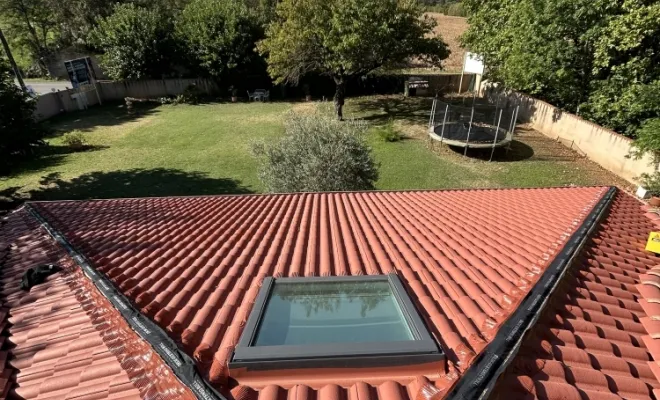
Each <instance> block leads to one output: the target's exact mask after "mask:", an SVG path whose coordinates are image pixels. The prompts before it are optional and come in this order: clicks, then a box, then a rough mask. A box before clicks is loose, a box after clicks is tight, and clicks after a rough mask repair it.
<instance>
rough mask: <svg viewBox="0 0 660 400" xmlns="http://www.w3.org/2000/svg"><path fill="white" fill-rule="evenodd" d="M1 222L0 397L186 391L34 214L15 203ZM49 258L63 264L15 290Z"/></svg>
mask: <svg viewBox="0 0 660 400" xmlns="http://www.w3.org/2000/svg"><path fill="white" fill-rule="evenodd" d="M2 222H3V223H4V224H2V226H0V265H1V269H0V302H1V303H2V312H1V313H0V314H1V315H0V317H1V318H2V334H1V335H0V343H1V347H0V348H1V349H2V351H0V362H1V363H2V373H1V375H0V399H4V398H20V399H36V400H60V399H76V400H101V399H117V400H119V399H122V400H128V399H140V398H156V397H155V395H157V394H160V395H161V397H160V398H162V399H191V398H192V397H191V395H190V393H189V391H188V389H187V388H185V387H183V386H182V385H181V384H180V383H179V382H178V381H177V379H176V378H175V377H174V376H173V375H172V373H171V371H169V370H168V368H167V367H165V366H164V365H163V364H162V362H160V361H159V360H158V357H157V356H152V351H151V349H150V347H149V345H148V344H147V343H146V342H144V341H143V340H142V339H140V338H139V337H138V336H137V335H136V334H135V333H134V332H133V331H132V330H131V329H130V328H128V326H127V325H126V323H124V322H123V320H122V319H121V316H120V315H119V313H118V312H117V311H116V310H114V309H113V308H112V307H110V305H109V303H108V302H107V300H105V298H103V297H102V296H100V294H99V293H98V292H97V291H96V289H95V288H94V287H93V285H92V284H91V283H90V282H89V281H88V280H87V278H86V277H84V276H83V274H82V272H81V270H80V268H79V267H78V266H77V265H75V264H74V263H73V260H71V258H69V257H68V256H67V253H66V252H65V251H64V250H63V249H62V248H60V247H59V246H57V245H56V243H55V241H54V240H53V239H52V238H51V237H50V236H49V235H48V233H47V232H46V231H45V230H43V229H42V228H41V227H40V225H39V223H38V222H37V221H36V220H34V219H33V218H32V217H31V216H30V215H29V214H28V213H27V212H26V211H25V210H20V211H17V212H14V213H12V214H11V215H10V216H9V217H7V218H6V219H5V220H4V221H2ZM50 263H56V264H57V265H59V266H61V267H63V268H64V270H63V271H62V272H60V273H58V274H56V275H53V276H51V277H49V278H48V279H47V281H46V282H44V283H42V284H40V285H37V286H35V287H33V288H32V290H31V291H30V292H29V293H28V292H24V291H22V290H21V289H20V282H21V278H22V276H23V273H24V272H25V271H26V270H27V269H28V268H31V267H34V266H37V265H44V264H50ZM145 356H146V357H145ZM148 358H150V359H151V360H148Z"/></svg>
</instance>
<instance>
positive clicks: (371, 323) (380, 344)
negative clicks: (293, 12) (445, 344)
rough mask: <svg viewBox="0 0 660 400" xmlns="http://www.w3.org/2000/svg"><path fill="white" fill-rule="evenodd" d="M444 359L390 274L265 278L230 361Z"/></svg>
mask: <svg viewBox="0 0 660 400" xmlns="http://www.w3.org/2000/svg"><path fill="white" fill-rule="evenodd" d="M443 358H444V355H443V353H442V352H441V350H440V349H439V347H438V345H437V344H436V342H435V341H434V340H433V338H432V337H431V335H430V334H429V332H428V330H427V329H426V327H425V326H424V323H423V321H422V319H421V317H420V316H419V315H418V313H417V311H416V310H415V308H414V306H413V303H412V302H411V301H410V298H409V297H408V295H407V293H406V291H405V289H404V287H403V285H402V283H401V281H400V280H399V278H398V277H397V276H396V275H394V274H391V275H370V276H351V277H312V278H280V279H274V278H270V277H269V278H266V279H265V280H264V282H263V285H262V288H261V290H260V291H259V294H258V296H257V300H256V302H255V305H254V308H253V310H252V313H251V314H250V316H249V318H248V321H247V324H246V326H245V329H244V331H243V335H242V337H241V339H240V341H239V343H238V346H237V347H236V349H235V351H234V356H233V358H232V360H231V362H230V365H229V367H230V368H231V369H234V368H248V369H275V368H277V369H280V368H288V367H291V368H294V367H295V368H301V367H342V366H347V367H359V366H388V365H405V364H417V363H428V362H436V361H439V360H442V359H443Z"/></svg>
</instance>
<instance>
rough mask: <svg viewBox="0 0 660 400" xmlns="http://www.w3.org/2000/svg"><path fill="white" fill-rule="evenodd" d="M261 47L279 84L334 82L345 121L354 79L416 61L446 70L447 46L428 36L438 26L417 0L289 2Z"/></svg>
mask: <svg viewBox="0 0 660 400" xmlns="http://www.w3.org/2000/svg"><path fill="white" fill-rule="evenodd" d="M276 14H277V17H276V19H275V20H274V21H273V22H272V23H271V24H270V25H269V26H268V28H267V30H266V39H264V40H263V41H261V42H260V43H259V44H258V48H259V50H260V52H261V53H262V54H264V55H266V56H267V57H268V71H269V73H270V75H271V76H272V77H273V78H275V80H276V82H278V83H281V82H293V83H296V82H298V80H299V79H300V78H301V77H302V76H303V75H305V74H307V73H310V72H316V73H320V74H323V75H328V76H331V77H332V78H333V79H334V80H335V83H336V84H337V90H336V93H335V106H336V108H337V114H338V116H339V118H341V108H342V106H343V104H344V96H345V94H344V93H345V85H346V83H347V81H348V78H350V77H355V76H360V75H365V74H367V73H369V72H371V71H373V70H375V69H377V68H379V67H382V66H392V65H394V64H398V63H401V62H403V61H405V60H406V59H408V58H410V57H417V58H418V59H420V60H422V61H426V62H428V63H429V64H434V65H438V66H439V65H440V62H441V61H442V60H443V59H445V58H446V57H447V56H448V55H449V50H448V49H447V45H446V44H445V43H444V42H443V41H442V40H441V39H439V38H432V37H430V36H428V34H429V33H430V32H432V30H433V28H434V26H435V20H433V19H432V18H430V17H428V16H424V17H421V9H420V8H419V7H418V6H417V3H416V1H414V0H283V1H281V2H280V3H279V4H278V5H277V10H276Z"/></svg>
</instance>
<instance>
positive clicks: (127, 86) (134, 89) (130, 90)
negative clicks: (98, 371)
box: [98, 79, 217, 101]
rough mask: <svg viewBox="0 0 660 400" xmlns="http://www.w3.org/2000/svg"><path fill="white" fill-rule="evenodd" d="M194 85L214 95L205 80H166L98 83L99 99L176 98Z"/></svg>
mask: <svg viewBox="0 0 660 400" xmlns="http://www.w3.org/2000/svg"><path fill="white" fill-rule="evenodd" d="M192 84H195V85H196V86H197V87H198V88H199V89H200V90H201V91H202V92H203V93H214V92H216V91H217V87H216V85H215V84H214V83H213V82H212V81H210V80H207V79H167V80H162V79H159V80H141V81H119V82H100V83H99V84H98V85H99V88H100V91H101V98H102V99H103V100H108V101H117V100H123V99H124V98H126V97H135V98H138V99H153V98H159V97H167V96H176V95H179V94H181V93H183V91H184V90H186V88H187V87H188V86H190V85H192Z"/></svg>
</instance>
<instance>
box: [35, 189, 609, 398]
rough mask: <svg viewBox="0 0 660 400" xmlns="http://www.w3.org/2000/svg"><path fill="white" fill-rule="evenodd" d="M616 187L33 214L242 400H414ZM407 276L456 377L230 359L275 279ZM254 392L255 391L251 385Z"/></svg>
mask: <svg viewBox="0 0 660 400" xmlns="http://www.w3.org/2000/svg"><path fill="white" fill-rule="evenodd" d="M605 191H606V188H556V189H519V190H472V191H441V192H365V193H331V194H294V195H254V196H220V197H201V198H153V199H123V200H106V201H86V202H54V203H35V204H33V205H34V207H35V208H36V209H37V210H38V211H39V212H40V213H41V214H42V215H43V216H44V217H45V218H46V219H47V220H48V221H49V222H50V223H51V224H52V225H53V226H54V227H55V228H56V229H58V230H59V231H61V232H62V233H63V234H64V235H65V236H66V237H67V238H68V240H69V241H71V242H72V244H73V245H74V246H76V247H77V248H78V249H79V250H80V251H81V252H82V253H84V254H85V255H86V256H87V257H88V258H89V259H90V261H91V262H92V263H93V264H94V266H95V267H96V268H97V269H98V270H100V271H103V272H105V273H106V274H107V275H108V276H109V277H110V278H111V279H112V280H113V282H114V283H115V284H117V286H118V287H119V288H120V289H121V290H123V292H124V294H126V295H127V296H129V297H131V298H132V299H134V301H135V302H136V303H137V304H138V305H139V306H140V307H141V309H142V311H143V312H144V313H145V314H147V315H149V316H150V317H152V318H153V319H154V320H155V321H156V322H157V323H158V324H160V325H161V326H162V327H163V328H164V329H166V330H167V331H168V332H170V334H171V336H172V337H173V338H175V339H176V340H177V341H179V342H180V343H181V344H182V346H183V347H184V348H185V349H186V351H188V352H189V354H191V355H193V356H194V357H195V359H196V360H197V361H198V365H199V367H200V369H201V370H202V371H204V372H205V373H206V374H207V377H208V378H209V379H210V380H211V381H212V382H213V383H214V384H216V385H217V386H218V387H219V388H221V389H223V390H225V392H227V391H228V390H229V389H230V388H233V390H232V394H233V395H234V396H235V397H237V398H243V397H246V396H247V397H252V396H255V395H256V394H257V392H258V393H259V395H260V397H261V398H262V399H264V400H270V399H274V398H279V397H280V396H285V395H286V391H288V395H289V396H294V397H296V398H307V397H314V396H320V397H319V398H323V399H327V398H328V396H330V397H332V398H335V397H340V396H347V397H349V398H352V397H355V396H359V397H360V398H361V399H364V398H373V397H380V398H392V399H398V398H413V397H415V396H416V395H417V391H418V388H419V387H420V384H421V383H424V382H426V381H427V379H432V380H434V381H435V384H436V385H438V386H440V387H447V386H449V385H451V384H452V383H453V381H454V380H455V378H456V376H457V374H458V373H460V371H462V370H464V369H465V368H466V367H467V366H468V365H469V364H470V362H471V361H472V360H473V358H474V357H475V354H477V353H479V352H480V351H481V349H483V347H484V346H485V345H486V344H487V343H488V342H489V341H490V340H492V338H493V337H494V335H495V334H496V332H497V328H498V326H499V325H500V324H501V323H502V322H503V321H504V320H505V319H506V318H507V317H508V316H509V315H510V314H511V312H512V310H514V309H515V308H516V307H517V304H518V302H519V301H520V300H521V299H522V297H523V296H524V295H525V294H526V293H527V292H528V291H529V290H530V288H531V287H532V286H533V285H534V283H535V282H536V280H537V279H538V277H539V275H540V274H541V273H542V272H543V271H544V269H545V268H546V267H547V265H548V264H549V263H550V261H551V260H552V259H553V257H554V255H555V254H556V252H557V251H558V250H559V249H560V248H561V247H562V245H563V243H564V242H565V241H566V239H567V238H568V237H569V236H570V235H571V234H572V233H573V232H574V231H575V229H576V228H577V227H578V226H579V225H580V223H581V222H582V221H583V219H584V218H585V216H586V215H587V214H588V213H589V212H590V211H591V210H592V208H593V206H594V204H596V203H597V202H598V201H599V200H600V199H601V197H602V196H603V194H604V193H605ZM390 272H396V273H397V274H399V276H400V277H401V278H402V280H403V281H404V282H405V283H406V285H407V287H408V289H409V290H410V294H411V297H412V298H413V300H414V301H415V302H416V304H417V307H418V308H419V309H420V311H421V312H422V314H423V316H424V318H425V319H426V321H427V323H428V325H429V327H430V329H431V331H432V333H433V334H434V335H435V336H436V337H437V338H438V339H439V341H440V343H441V345H442V346H443V348H444V350H445V351H446V353H447V354H448V359H449V363H448V370H447V371H438V374H437V375H436V376H415V375H411V374H410V373H406V372H405V371H399V372H398V373H397V372H396V371H394V370H392V371H389V372H387V373H380V374H375V373H372V374H370V375H369V374H365V375H364V376H359V375H357V376H356V375H354V374H353V375H350V376H349V375H345V376H342V375H332V376H328V375H324V374H322V373H319V374H318V375H317V377H316V378H309V377H307V378H305V379H304V380H302V379H301V378H297V379H296V377H295V376H288V377H279V378H278V377H272V376H271V378H268V376H267V374H266V375H265V376H264V379H262V380H261V381H259V382H258V383H254V382H251V383H249V384H242V383H241V381H240V380H239V381H238V382H236V381H234V380H232V379H230V378H231V377H230V376H229V372H228V369H227V361H228V359H229V357H230V356H231V354H232V350H233V347H234V346H235V345H236V343H237V341H238V339H239V337H240V334H241V332H242V328H243V324H244V322H245V320H246V318H247V316H248V314H249V312H250V311H251V308H252V304H253V302H254V300H255V297H256V295H257V292H258V289H259V285H260V283H261V281H262V280H263V278H264V277H265V276H326V275H361V274H383V273H390ZM250 385H252V386H250Z"/></svg>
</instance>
